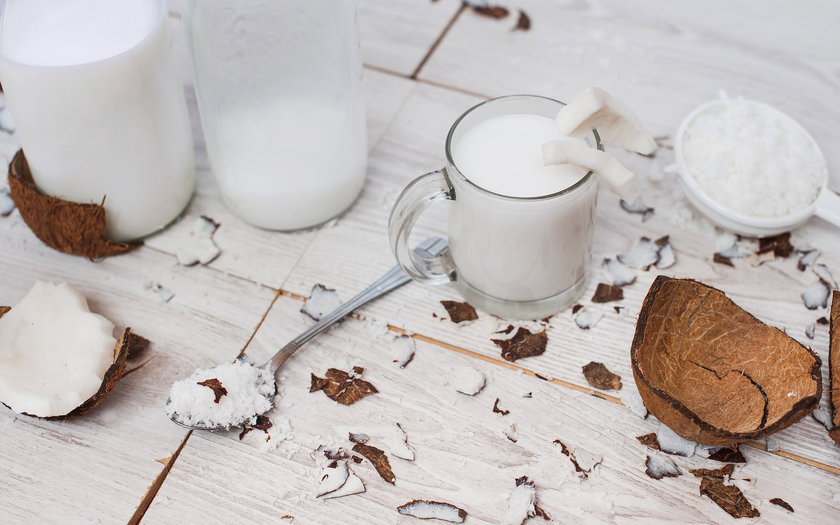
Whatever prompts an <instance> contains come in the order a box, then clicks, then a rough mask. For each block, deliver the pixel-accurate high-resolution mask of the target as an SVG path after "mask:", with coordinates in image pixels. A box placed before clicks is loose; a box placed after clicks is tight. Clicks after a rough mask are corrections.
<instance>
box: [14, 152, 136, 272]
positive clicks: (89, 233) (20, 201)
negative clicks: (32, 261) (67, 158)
mask: <svg viewBox="0 0 840 525" xmlns="http://www.w3.org/2000/svg"><path fill="white" fill-rule="evenodd" d="M9 188H10V190H11V197H12V200H13V201H14V202H15V205H16V206H17V208H18V211H19V212H20V216H21V217H22V218H23V221H24V222H25V223H26V225H27V226H29V228H30V229H31V230H32V233H34V234H35V236H36V237H38V239H40V240H41V242H43V243H44V244H46V245H47V246H49V247H50V248H52V249H54V250H58V251H60V252H62V253H68V254H70V255H80V256H82V257H87V258H88V259H90V260H98V259H104V258H105V257H110V256H113V255H120V254H123V253H127V252H130V251H132V250H135V249H137V248H139V247H140V246H141V245H142V244H143V243H141V242H131V243H125V242H111V241H109V240H107V239H106V238H105V208H104V207H103V206H102V205H101V204H92V203H91V204H80V203H78V202H70V201H65V200H62V199H59V198H58V197H53V196H50V195H46V194H44V193H41V190H39V189H38V187H37V186H36V185H35V182H34V181H33V180H32V173H31V172H30V171H29V164H28V163H27V162H26V157H24V155H23V150H18V152H17V153H16V154H15V156H14V158H13V159H12V163H11V164H10V165H9Z"/></svg>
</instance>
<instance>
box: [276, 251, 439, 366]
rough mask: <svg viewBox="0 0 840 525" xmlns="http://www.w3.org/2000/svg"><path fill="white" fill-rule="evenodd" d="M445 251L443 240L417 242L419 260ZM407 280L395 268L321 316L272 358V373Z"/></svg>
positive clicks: (398, 267) (400, 270)
mask: <svg viewBox="0 0 840 525" xmlns="http://www.w3.org/2000/svg"><path fill="white" fill-rule="evenodd" d="M447 248H448V243H447V242H446V240H445V239H442V238H440V237H432V238H429V239H426V240H425V241H423V242H422V243H420V245H419V246H418V247H417V248H416V249H415V250H416V251H417V254H418V256H419V257H421V258H424V259H430V258H434V257H437V256H440V255H442V254H444V252H445V251H446V250H447ZM410 280H411V277H409V276H408V274H406V273H405V271H403V269H402V268H401V267H400V266H399V265H397V266H394V267H393V268H391V269H390V270H389V271H388V273H386V274H385V275H383V276H382V277H380V278H379V279H377V280H376V282H374V283H373V284H371V285H370V286H368V287H367V288H365V289H364V290H362V291H361V292H359V294H358V295H356V296H355V297H353V298H352V299H350V300H349V301H347V302H346V303H344V304H342V305H341V306H339V307H338V308H336V309H335V310H333V311H332V312H330V313H328V314H326V315H324V316H323V317H321V320H320V321H318V322H317V323H315V324H314V325H312V326H311V327H309V329H308V330H306V331H305V332H303V333H302V334H300V335H299V336H297V337H295V338H294V339H292V340H291V341H289V342H288V343H287V344H286V345H285V346H284V347H283V348H281V349H280V350H279V351H278V352H277V353H276V354H274V356H273V357H272V358H271V372H272V373H274V372H276V371H277V369H278V368H280V366H281V365H282V364H283V363H284V362H285V361H286V359H288V358H290V357H292V354H294V353H295V352H296V351H297V350H298V348H300V347H301V346H303V345H304V344H305V343H307V342H308V341H309V340H310V339H312V338H313V337H315V336H316V335H318V334H320V333H321V332H323V331H324V330H326V329H327V328H329V327H330V326H331V325H332V324H334V323H335V322H337V321H339V320H341V319H343V318H344V316H346V315H347V314H349V313H350V312H352V311H353V310H355V309H356V308H359V307H360V306H362V305H364V304H366V303H368V302H370V301H372V300H374V299H376V298H377V297H379V296H381V295H385V294H386V293H388V292H390V291H391V290H393V289H395V288H399V287H400V286H402V285H404V284H405V283H407V282H408V281H410Z"/></svg>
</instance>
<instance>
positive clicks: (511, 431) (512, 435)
mask: <svg viewBox="0 0 840 525" xmlns="http://www.w3.org/2000/svg"><path fill="white" fill-rule="evenodd" d="M502 432H503V433H504V435H505V437H506V438H508V439H509V440H511V441H512V442H514V443H516V442H517V441H518V440H519V432H518V431H517V430H516V423H511V424H510V426H509V427H507V428H506V429H504V430H503V431H502Z"/></svg>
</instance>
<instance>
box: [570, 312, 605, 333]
mask: <svg viewBox="0 0 840 525" xmlns="http://www.w3.org/2000/svg"><path fill="white" fill-rule="evenodd" d="M602 317H604V314H603V313H602V312H599V311H597V310H583V311H581V312H579V313H578V314H577V316H576V317H575V324H576V325H577V326H578V328H580V329H581V330H589V329H590V328H592V327H593V326H595V325H596V324H598V321H600V320H601V318H602Z"/></svg>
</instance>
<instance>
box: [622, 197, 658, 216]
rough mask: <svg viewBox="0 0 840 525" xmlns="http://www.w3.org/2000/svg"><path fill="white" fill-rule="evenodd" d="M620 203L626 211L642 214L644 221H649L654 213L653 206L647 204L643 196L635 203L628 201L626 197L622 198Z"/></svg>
mask: <svg viewBox="0 0 840 525" xmlns="http://www.w3.org/2000/svg"><path fill="white" fill-rule="evenodd" d="M619 204H620V205H621V209H622V210H624V211H626V212H627V213H638V214H640V215H641V216H642V222H645V221H647V220H648V219H649V218H650V217H651V216H652V215H653V212H654V209H653V208H651V207H649V206H648V205H647V204H645V201H643V200H642V197H641V196H640V197H639V198H638V199H636V200H635V201H633V204H630V203H628V202H627V201H626V200H624V199H621V201H619Z"/></svg>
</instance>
